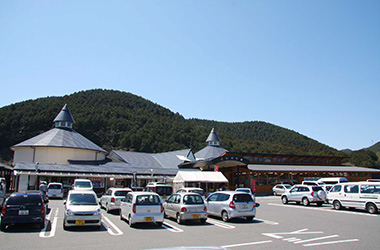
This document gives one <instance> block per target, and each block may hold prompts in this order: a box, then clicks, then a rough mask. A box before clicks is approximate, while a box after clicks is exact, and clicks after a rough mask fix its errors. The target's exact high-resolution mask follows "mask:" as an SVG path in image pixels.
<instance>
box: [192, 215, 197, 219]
mask: <svg viewBox="0 0 380 250" xmlns="http://www.w3.org/2000/svg"><path fill="white" fill-rule="evenodd" d="M191 217H192V218H193V219H199V214H193V215H192V216H191Z"/></svg>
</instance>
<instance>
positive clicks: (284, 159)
mask: <svg viewBox="0 0 380 250" xmlns="http://www.w3.org/2000/svg"><path fill="white" fill-rule="evenodd" d="M282 163H290V160H289V158H285V157H284V158H282Z"/></svg>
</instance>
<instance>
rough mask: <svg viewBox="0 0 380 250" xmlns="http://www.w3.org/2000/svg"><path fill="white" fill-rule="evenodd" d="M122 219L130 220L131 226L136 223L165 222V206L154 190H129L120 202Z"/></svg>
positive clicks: (159, 224)
mask: <svg viewBox="0 0 380 250" xmlns="http://www.w3.org/2000/svg"><path fill="white" fill-rule="evenodd" d="M120 219H121V220H124V219H126V220H128V223H129V226H131V227H132V226H133V225H134V224H135V223H147V222H149V223H151V222H154V223H156V224H157V225H158V226H159V227H161V226H162V223H163V222H164V207H163V205H162V203H161V198H160V196H159V195H158V194H157V193H153V192H129V193H128V194H127V196H126V198H125V199H123V200H122V201H121V204H120Z"/></svg>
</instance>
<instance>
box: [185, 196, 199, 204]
mask: <svg viewBox="0 0 380 250" xmlns="http://www.w3.org/2000/svg"><path fill="white" fill-rule="evenodd" d="M183 204H186V205H188V204H203V199H202V197H201V196H199V195H191V194H190V195H185V196H184V197H183Z"/></svg>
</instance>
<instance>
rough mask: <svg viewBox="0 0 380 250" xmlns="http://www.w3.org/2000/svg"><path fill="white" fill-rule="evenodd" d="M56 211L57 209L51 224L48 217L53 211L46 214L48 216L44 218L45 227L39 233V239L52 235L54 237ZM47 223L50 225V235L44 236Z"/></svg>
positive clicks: (56, 218)
mask: <svg viewBox="0 0 380 250" xmlns="http://www.w3.org/2000/svg"><path fill="white" fill-rule="evenodd" d="M58 211H59V208H57V210H56V211H55V215H54V219H53V223H51V221H50V216H51V214H52V213H53V210H51V212H50V213H49V214H48V216H46V218H45V227H44V228H43V229H42V230H41V232H40V237H41V238H50V237H54V235H55V229H56V228H57V220H58ZM49 222H50V224H51V228H50V233H49V234H48V235H45V233H46V228H47V226H48V225H49Z"/></svg>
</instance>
